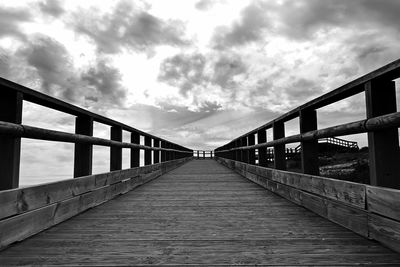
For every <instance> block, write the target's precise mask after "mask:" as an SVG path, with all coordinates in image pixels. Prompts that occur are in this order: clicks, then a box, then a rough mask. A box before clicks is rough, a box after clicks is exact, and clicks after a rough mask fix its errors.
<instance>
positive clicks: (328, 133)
mask: <svg viewBox="0 0 400 267" xmlns="http://www.w3.org/2000/svg"><path fill="white" fill-rule="evenodd" d="M393 127H400V112H395V113H391V114H387V115H382V116H378V117H374V118H370V119H365V120H360V121H356V122H350V123H345V124H341V125H338V126H333V127H328V128H324V129H320V130H314V131H309V132H306V133H303V134H296V135H291V136H288V137H283V138H280V139H276V140H273V141H269V142H265V143H260V144H257V145H251V146H240V147H234V148H230V149H225V150H215V152H230V151H235V150H252V149H258V148H263V147H273V146H276V145H283V144H291V143H298V142H303V141H310V140H314V139H318V138H326V137H333V136H341V135H349V134H359V133H365V132H372V131H377V130H384V129H390V128H393Z"/></svg>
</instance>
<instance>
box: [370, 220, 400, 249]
mask: <svg viewBox="0 0 400 267" xmlns="http://www.w3.org/2000/svg"><path fill="white" fill-rule="evenodd" d="M368 226H369V237H370V238H372V239H375V240H377V241H379V242H381V243H382V244H385V245H386V246H388V247H389V248H391V249H393V250H394V251H397V252H399V253H400V222H398V221H395V220H391V219H388V218H384V217H382V216H379V215H376V214H369V215H368Z"/></svg>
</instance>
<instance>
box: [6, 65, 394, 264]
mask: <svg viewBox="0 0 400 267" xmlns="http://www.w3.org/2000/svg"><path fill="white" fill-rule="evenodd" d="M397 78H400V60H397V61H394V62H392V63H390V64H388V65H386V66H383V67H382V68H380V69H377V70H375V71H373V72H371V73H369V74H366V75H364V76H362V77H360V78H358V79H356V80H354V81H351V82H350V83H348V84H345V85H343V86H341V87H339V88H337V89H335V90H333V91H331V92H329V93H327V94H325V95H322V96H320V97H318V98H316V99H314V100H311V101H310V102H307V103H305V104H303V105H302V106H299V107H297V108H295V109H293V110H291V111H289V112H288V113H285V114H283V115H282V116H280V117H278V118H276V119H274V120H272V121H270V122H268V123H266V124H264V125H262V126H260V127H258V128H256V129H254V130H252V131H250V132H247V133H245V134H243V135H242V136H240V137H237V138H235V139H233V140H231V141H229V142H228V143H226V144H224V145H222V146H220V147H218V148H216V149H215V150H213V151H201V152H200V151H197V150H196V151H195V150H193V149H190V148H187V147H184V146H182V145H179V144H176V143H173V142H170V141H168V140H165V139H163V138H160V137H158V136H155V135H152V134H149V133H146V132H143V131H140V130H138V129H136V128H133V127H131V126H128V125H125V124H123V123H121V122H118V121H114V120H111V119H109V118H106V117H103V116H101V115H98V114H95V113H92V112H90V111H88V110H85V109H82V108H79V107H77V106H74V105H71V104H69V103H66V102H63V101H61V100H58V99H55V98H53V97H50V96H48V95H45V94H42V93H40V92H37V91H34V90H31V89H29V88H26V87H24V86H22V85H19V84H16V83H13V82H11V81H8V80H5V79H1V78H0V96H1V97H0V170H1V177H0V205H1V208H0V265H1V266H13V265H41V266H53V265H64V266H76V265H83V266H99V265H102V266H104V265H105V266H132V265H138V266H146V265H159V266H171V265H205V266H213V265H217V266H219V265H221V266H222V265H226V266H230V265H264V266H276V265H280V266H288V265H290V266H302V265H303V266H304V265H305V266H307V265H313V266H315V265H317V266H338V265H339V266H346V265H347V266H348V265H370V266H383V265H392V266H400V179H399V175H400V164H399V160H400V148H399V135H398V128H399V127H400V112H397V107H396V87H395V83H394V81H393V80H394V79H397ZM360 93H361V94H365V98H366V118H365V119H363V120H360V121H354V122H349V123H345V124H341V125H335V126H332V127H328V128H323V129H319V128H318V127H317V126H318V123H317V122H318V117H317V111H318V109H319V108H321V107H324V106H327V105H330V104H333V103H336V102H337V101H340V100H343V99H346V98H348V97H350V96H354V95H356V94H360ZM24 101H28V102H32V103H35V104H38V105H41V106H44V107H47V108H51V109H54V110H58V111H61V112H64V113H67V114H70V115H72V116H75V132H74V133H71V132H61V131H54V130H50V129H43V128H38V127H33V126H29V125H24V124H22V111H23V109H22V105H23V102H24ZM297 118H298V121H299V129H300V133H299V134H295V135H291V136H287V135H285V122H288V121H291V120H292V119H297ZM94 122H97V123H101V124H104V125H106V126H108V127H110V138H109V139H107V138H99V137H94V136H93V124H94ZM267 130H272V133H273V139H272V140H267V134H266V132H267ZM123 131H126V132H128V133H130V135H131V140H130V141H129V142H126V141H125V142H123V140H122V133H123ZM359 133H364V134H366V135H367V136H368V153H369V173H370V179H369V181H368V183H367V184H361V183H354V182H349V181H344V180H338V179H330V178H326V177H321V176H320V173H319V158H318V140H321V139H324V138H336V137H337V136H346V135H352V134H359ZM22 138H30V139H38V140H47V141H54V142H67V143H73V144H74V146H75V147H74V152H75V153H74V165H73V170H74V172H73V177H74V178H71V179H67V180H62V181H57V182H52V183H46V184H39V185H34V186H28V187H20V186H19V166H20V158H21V139H22ZM141 140H142V141H141ZM332 140H333V139H332ZM335 140H336V141H335V142H342V141H340V140H339V139H335ZM338 140H339V141H338ZM294 143H300V148H301V149H298V150H296V153H299V155H300V158H301V170H300V171H299V172H290V171H287V170H286V163H287V162H286V159H287V158H286V154H285V153H286V152H285V151H286V147H285V146H286V145H287V144H294ZM95 145H96V146H105V147H109V148H110V172H106V173H101V174H93V173H92V161H93V146H95ZM123 148H125V149H129V150H130V168H128V169H122V155H123V154H122V149H123ZM268 148H272V149H273V154H272V153H269V154H268V153H267V149H268ZM55 149H56V148H55ZM352 149H353V148H352ZM354 149H358V148H356V147H354ZM141 152H143V154H144V157H143V164H141V163H140V153H141ZM206 154H207V156H208V155H209V156H210V157H209V158H208V159H205V158H206ZM267 162H268V163H269V165H273V166H272V167H271V166H270V167H268V166H267V165H268V164H267Z"/></svg>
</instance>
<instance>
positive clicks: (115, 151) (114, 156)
mask: <svg viewBox="0 0 400 267" xmlns="http://www.w3.org/2000/svg"><path fill="white" fill-rule="evenodd" d="M111 140H114V141H119V142H121V141H122V128H121V127H120V126H112V127H111ZM121 169H122V148H121V147H114V146H112V147H111V148H110V171H115V170H121Z"/></svg>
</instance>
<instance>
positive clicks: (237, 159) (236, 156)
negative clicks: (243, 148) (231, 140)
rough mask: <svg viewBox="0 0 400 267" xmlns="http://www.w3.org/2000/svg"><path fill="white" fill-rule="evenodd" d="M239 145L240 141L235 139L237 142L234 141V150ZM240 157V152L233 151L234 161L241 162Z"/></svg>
mask: <svg viewBox="0 0 400 267" xmlns="http://www.w3.org/2000/svg"><path fill="white" fill-rule="evenodd" d="M241 143H242V142H241V140H240V139H237V140H236V141H235V148H236V147H240V144H241ZM241 155H242V153H241V152H240V150H235V160H236V161H242V159H241Z"/></svg>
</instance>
